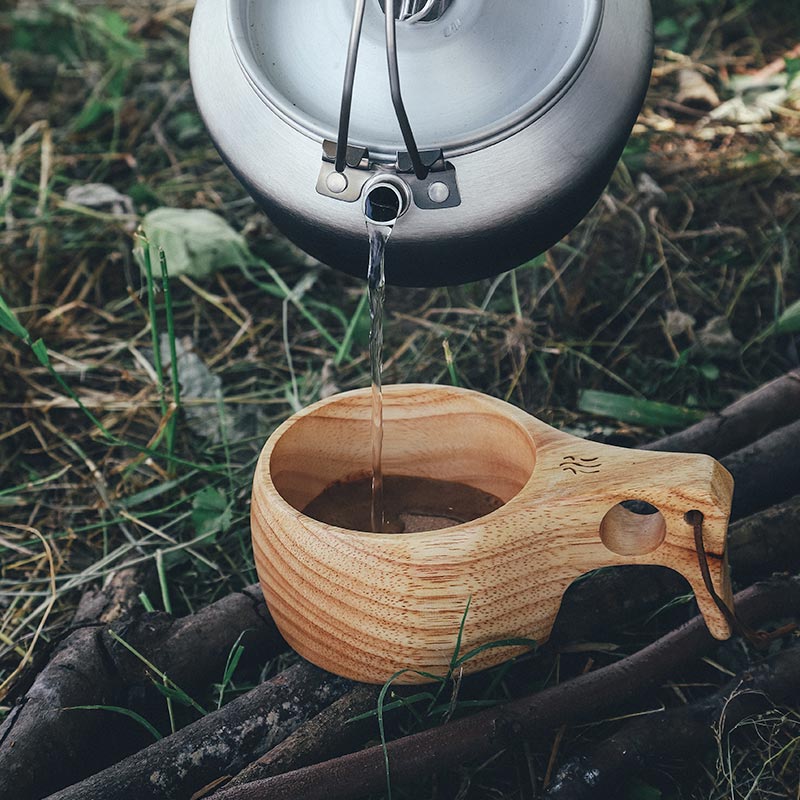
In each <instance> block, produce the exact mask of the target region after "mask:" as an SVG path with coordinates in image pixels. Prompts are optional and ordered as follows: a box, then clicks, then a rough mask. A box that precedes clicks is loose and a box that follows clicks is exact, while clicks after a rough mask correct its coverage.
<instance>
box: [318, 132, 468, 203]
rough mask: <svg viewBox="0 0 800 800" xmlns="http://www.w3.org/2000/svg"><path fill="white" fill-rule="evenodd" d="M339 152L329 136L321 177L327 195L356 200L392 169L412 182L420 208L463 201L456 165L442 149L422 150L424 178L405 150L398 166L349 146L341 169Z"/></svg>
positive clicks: (398, 160)
mask: <svg viewBox="0 0 800 800" xmlns="http://www.w3.org/2000/svg"><path fill="white" fill-rule="evenodd" d="M336 155H337V144H336V142H333V141H330V140H329V139H326V140H325V141H324V142H323V144H322V167H321V169H320V172H319V177H318V178H317V192H318V193H319V194H322V195H325V196H326V197H332V198H334V199H335V200H344V201H345V202H346V203H355V202H357V201H358V200H359V199H360V197H361V194H362V192H363V190H364V186H365V185H366V184H367V183H368V182H369V181H370V180H372V178H374V177H376V176H377V175H380V174H381V172H387V171H391V172H394V173H395V174H397V175H398V176H399V177H400V178H401V179H402V180H404V181H405V182H406V183H407V184H408V188H409V189H410V190H411V195H412V197H413V198H414V205H416V206H417V207H418V208H422V209H434V208H455V207H456V206H459V205H461V193H460V192H459V190H458V181H457V179H456V169H455V167H454V166H453V165H452V164H451V163H450V162H449V161H445V159H444V154H443V153H442V151H441V150H422V151H420V152H419V157H420V160H421V162H422V163H423V164H424V166H425V168H426V171H427V174H426V176H425V177H424V178H418V177H417V175H416V174H415V173H414V165H413V163H412V160H411V157H410V156H409V154H408V153H405V152H401V153H398V154H397V161H396V163H395V164H394V166H393V167H389V168H387V167H385V166H382V165H381V166H379V165H376V164H374V163H372V162H371V161H370V158H369V150H368V148H366V147H352V146H348V147H347V150H346V151H345V165H344V169H343V170H342V171H341V172H338V171H337V170H336Z"/></svg>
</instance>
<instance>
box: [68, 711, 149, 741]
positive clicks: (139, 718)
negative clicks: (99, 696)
mask: <svg viewBox="0 0 800 800" xmlns="http://www.w3.org/2000/svg"><path fill="white" fill-rule="evenodd" d="M61 710H62V711H113V712H114V713H115V714H122V715H124V716H126V717H129V718H130V719H132V720H134V721H135V722H138V723H139V724H140V725H141V726H142V727H143V728H144V729H145V730H146V731H147V732H148V733H149V734H150V735H151V736H152V737H153V738H154V739H155V740H156V741H158V740H159V739H163V738H164V737H163V736H162V735H161V734H160V733H159V732H158V731H157V730H156V728H155V727H154V726H153V725H151V724H150V723H149V722H148V721H147V720H146V719H145V718H144V717H143V716H142V715H141V714H137V713H136V712H135V711H131V710H130V709H129V708H122V707H120V706H67V707H66V708H62V709H61Z"/></svg>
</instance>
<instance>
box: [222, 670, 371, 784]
mask: <svg viewBox="0 0 800 800" xmlns="http://www.w3.org/2000/svg"><path fill="white" fill-rule="evenodd" d="M379 690H380V687H378V686H367V685H359V686H356V687H355V689H353V691H352V692H348V693H347V694H346V695H345V696H344V697H342V698H341V699H340V700H337V701H336V702H335V703H334V704H333V705H331V706H329V707H328V708H326V709H325V710H324V711H321V712H320V713H319V714H317V716H316V717H312V718H311V719H310V720H309V721H308V722H306V723H305V725H302V726H301V727H300V728H298V729H297V730H296V731H295V732H294V733H293V734H292V735H291V736H290V737H289V738H288V739H286V740H285V741H284V742H281V744H279V745H278V746H277V747H274V748H273V749H272V750H270V751H269V752H268V753H267V754H266V755H265V756H263V757H262V758H260V759H258V761H255V762H254V763H252V764H250V765H249V766H248V767H246V768H245V769H244V770H242V771H241V772H240V773H239V774H238V775H237V776H236V777H235V778H233V779H232V780H231V781H230V783H229V784H228V787H233V786H241V785H243V784H245V783H252V782H253V781H256V780H260V779H262V778H269V777H271V776H273V775H280V774H282V773H284V772H288V771H290V770H293V769H299V768H300V767H305V766H307V765H308V764H316V763H318V762H320V761H325V760H327V759H329V758H336V757H337V756H341V755H345V754H346V753H352V752H353V751H354V750H357V749H358V748H359V747H361V746H362V745H363V743H364V742H365V741H366V740H367V739H368V738H369V736H370V734H372V733H374V731H375V729H376V726H375V719H374V718H373V717H366V718H364V719H361V720H358V721H357V722H351V720H352V719H353V718H354V717H357V716H359V715H360V714H364V713H365V712H367V711H371V710H373V709H374V708H375V706H376V704H377V702H378V692H379Z"/></svg>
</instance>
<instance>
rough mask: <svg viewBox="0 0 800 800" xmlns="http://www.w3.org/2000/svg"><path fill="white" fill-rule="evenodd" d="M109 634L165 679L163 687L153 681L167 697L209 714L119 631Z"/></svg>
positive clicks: (155, 673)
mask: <svg viewBox="0 0 800 800" xmlns="http://www.w3.org/2000/svg"><path fill="white" fill-rule="evenodd" d="M108 635H109V636H110V637H111V638H112V639H113V640H114V641H115V642H118V643H119V644H121V645H122V646H123V647H124V648H125V649H126V650H127V651H128V652H129V653H131V654H132V655H134V656H136V658H138V659H139V661H141V662H142V664H144V665H145V666H146V667H147V668H148V669H149V670H150V671H151V672H152V673H153V674H154V675H156V676H157V677H159V678H160V679H161V680H162V681H163V683H164V686H163V687H162V686H161V685H159V684H158V683H155V681H154V682H153V683H154V685H155V687H156V688H157V689H158V690H159V691H161V692H162V693H163V694H165V696H166V697H167V699H176V700H178V701H179V702H181V703H183V704H185V705H187V706H191V707H192V708H194V709H195V710H196V711H199V712H200V713H201V714H202V715H203V716H206V714H208V711H206V710H205V709H204V708H203V706H201V705H200V703H198V702H197V701H196V700H193V699H192V698H191V697H189V695H188V694H186V692H184V691H183V689H181V687H180V686H178V684H176V683H175V681H173V680H172V679H171V678H170V677H169V676H168V675H167V674H166V673H165V672H162V671H161V670H160V669H159V668H158V667H157V666H156V665H155V664H153V662H152V661H149V660H148V659H147V658H146V657H145V656H143V655H142V654H141V653H140V652H139V651H138V650H137V649H136V648H135V647H133V646H132V645H130V644H128V643H127V642H126V641H125V640H124V639H123V638H122V637H121V636H120V635H119V634H118V633H116V631H112V630H110V631H109V632H108Z"/></svg>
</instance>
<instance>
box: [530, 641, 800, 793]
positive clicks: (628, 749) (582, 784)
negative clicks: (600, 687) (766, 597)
mask: <svg viewBox="0 0 800 800" xmlns="http://www.w3.org/2000/svg"><path fill="white" fill-rule="evenodd" d="M798 692H800V645H795V646H794V647H792V648H790V649H788V650H785V651H783V652H781V653H778V654H777V655H776V656H773V657H772V658H770V659H769V660H768V661H765V662H763V663H761V664H760V665H758V666H756V667H754V668H752V669H749V670H747V671H746V672H744V673H742V674H740V675H738V676H737V677H735V678H734V679H733V680H732V681H731V682H730V683H729V684H728V685H727V686H726V687H725V688H723V689H721V690H720V691H718V692H715V693H714V694H712V695H711V696H710V697H707V698H705V699H703V700H701V701H700V702H698V703H692V704H691V705H687V706H682V707H680V708H675V709H671V710H670V711H665V712H662V713H660V714H657V715H653V714H649V715H648V716H647V717H644V718H641V719H638V720H636V721H634V722H632V723H630V724H629V725H626V726H625V727H624V728H623V729H622V730H620V731H618V732H617V733H615V734H614V735H613V736H612V737H610V738H609V739H606V740H605V741H604V742H602V743H601V744H599V745H598V746H596V747H594V748H593V749H592V751H591V752H590V753H589V754H585V755H579V756H576V757H574V758H572V759H570V760H569V761H568V762H567V763H566V764H564V765H563V766H562V767H561V768H560V769H559V770H558V772H557V773H556V776H555V780H554V781H553V784H552V785H551V787H550V789H549V791H548V792H547V793H546V797H547V798H550V799H551V800H594V798H597V797H612V796H614V794H615V791H617V790H618V789H619V787H620V786H621V785H622V783H623V781H624V780H625V779H626V778H631V777H634V776H637V777H646V776H647V775H649V774H653V773H655V772H658V771H659V769H660V768H661V767H662V765H664V764H665V763H670V764H674V763H675V761H680V762H684V763H685V764H686V766H688V767H689V768H692V769H694V770H695V771H696V770H697V768H698V766H699V759H700V758H701V757H702V756H703V755H704V754H705V753H706V752H708V751H709V750H711V749H712V748H713V747H714V745H715V744H716V735H717V734H716V732H715V727H717V726H719V724H720V720H721V718H722V717H723V714H724V730H723V734H722V735H723V736H725V735H726V733H727V732H729V731H730V730H731V729H732V728H734V727H735V726H736V725H737V724H738V723H740V722H742V721H743V720H745V719H747V718H748V717H750V716H752V715H754V714H759V713H763V712H764V711H766V710H768V709H769V708H772V707H774V705H776V704H780V703H782V702H783V701H785V700H794V699H795V698H796V697H797V694H798Z"/></svg>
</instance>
